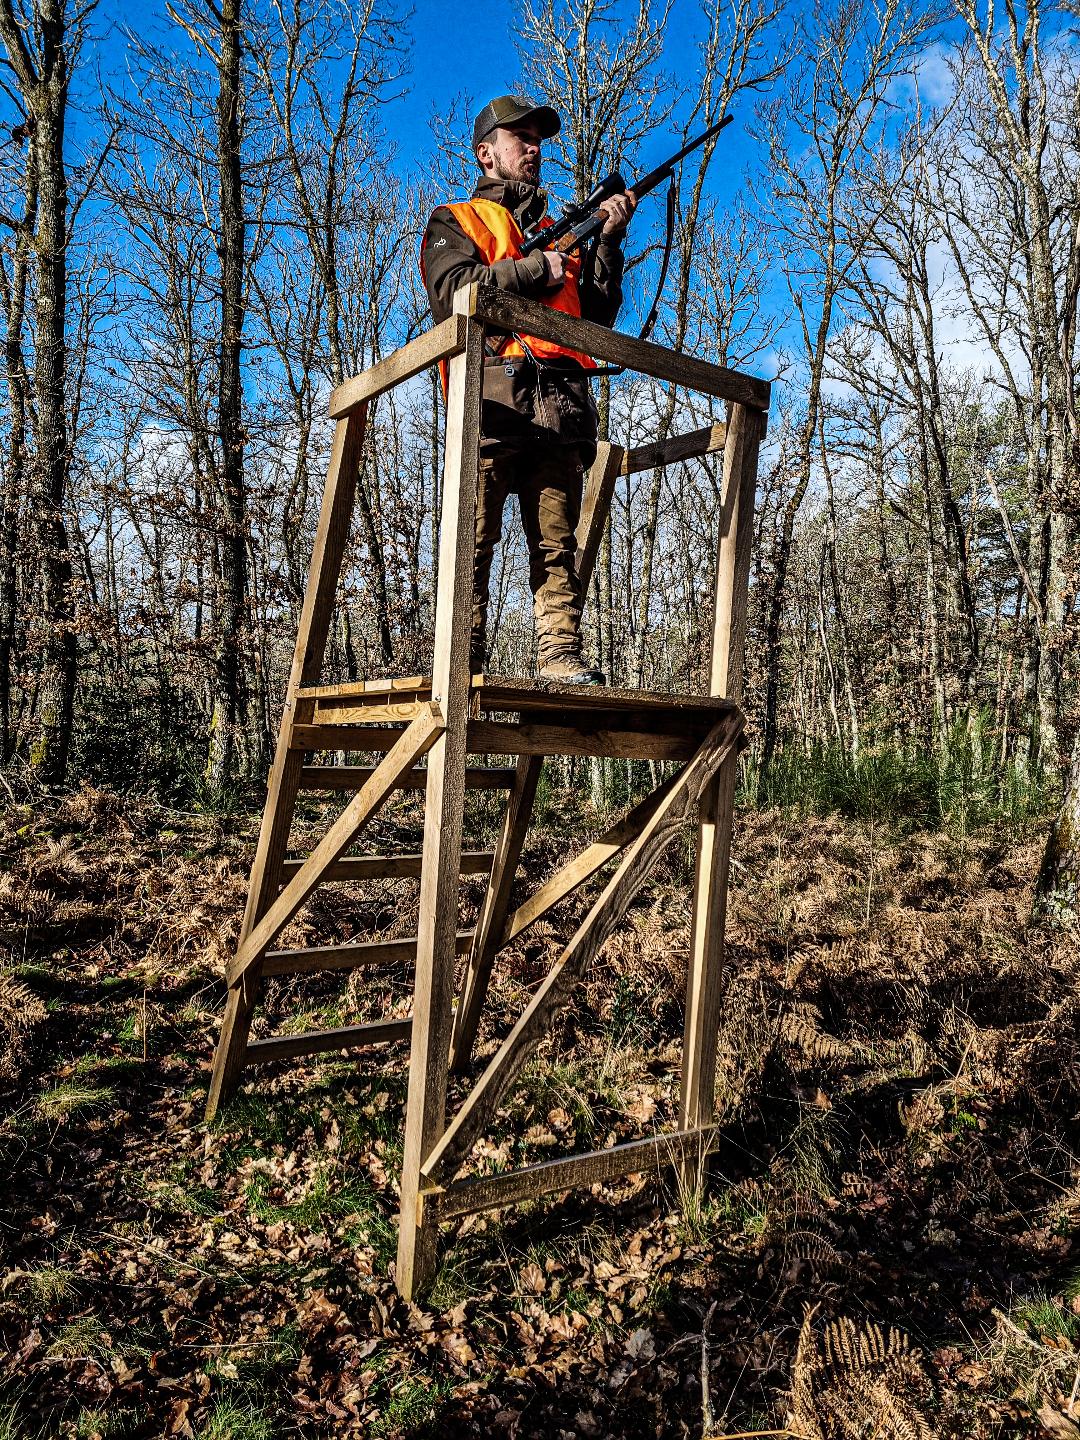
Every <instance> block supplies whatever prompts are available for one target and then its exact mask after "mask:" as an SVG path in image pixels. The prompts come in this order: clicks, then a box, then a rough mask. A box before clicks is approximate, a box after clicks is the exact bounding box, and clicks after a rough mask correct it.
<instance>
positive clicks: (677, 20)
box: [385, 0, 755, 180]
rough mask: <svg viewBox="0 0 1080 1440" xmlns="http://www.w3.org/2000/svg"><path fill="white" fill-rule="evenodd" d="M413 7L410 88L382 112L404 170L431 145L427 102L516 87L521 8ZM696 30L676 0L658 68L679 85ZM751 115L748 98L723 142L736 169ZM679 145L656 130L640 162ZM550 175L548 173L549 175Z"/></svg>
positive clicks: (747, 148)
mask: <svg viewBox="0 0 1080 1440" xmlns="http://www.w3.org/2000/svg"><path fill="white" fill-rule="evenodd" d="M633 8H634V7H632V6H626V7H625V10H626V12H627V13H632V10H633ZM413 10H414V14H413V18H412V20H411V21H410V22H409V26H408V29H409V32H410V34H411V36H412V50H411V57H410V58H411V64H410V73H409V76H408V78H407V80H406V82H405V83H406V84H407V85H408V87H409V91H410V93H409V96H408V98H407V99H406V100H404V101H395V102H393V103H392V104H391V105H389V106H388V107H387V110H386V112H385V119H386V126H387V131H388V134H389V136H390V138H392V139H393V141H394V143H395V145H396V147H397V150H398V157H399V164H400V165H401V167H402V169H403V170H405V171H407V170H408V169H409V168H410V167H411V166H413V165H416V164H419V163H421V162H422V160H423V158H424V156H425V155H426V154H427V153H428V151H429V149H430V145H431V134H430V129H429V120H430V116H431V113H432V110H433V108H439V107H441V108H443V109H444V110H445V108H446V107H448V106H449V105H450V103H451V101H452V100H453V99H454V97H455V96H458V95H461V94H463V93H465V94H468V95H470V96H472V97H474V98H475V99H476V100H478V101H479V103H480V104H483V103H484V102H485V101H486V100H488V99H490V98H491V97H492V96H493V95H500V94H504V93H505V92H506V91H509V90H513V89H516V84H517V77H518V71H519V60H518V55H517V49H516V43H515V42H516V39H517V24H518V19H519V16H520V7H519V6H517V5H515V4H512V3H510V0H471V3H470V4H469V6H468V9H467V11H466V12H462V11H460V10H452V9H450V8H449V7H448V6H447V5H446V4H445V3H437V0H415V3H414V6H413ZM465 17H467V18H465ZM701 28H702V16H701V12H700V9H699V6H698V4H697V3H696V0H674V4H673V6H672V10H671V16H670V18H669V20H668V26H667V33H666V39H665V61H664V68H665V70H667V71H668V72H670V73H671V74H672V75H673V76H677V77H678V79H679V80H680V81H681V82H682V83H683V84H691V83H693V80H694V79H695V77H696V74H697V53H696V40H697V36H698V34H699V32H700V30H701ZM536 98H538V99H539V98H542V97H539V96H537V97H536ZM472 113H473V111H472V110H471V109H470V115H471V114H472ZM752 118H753V117H752V105H751V102H749V101H748V102H747V103H746V105H745V108H744V109H743V111H742V112H741V113H740V114H739V115H738V116H737V117H736V121H735V123H734V124H733V125H731V126H730V127H729V128H728V130H726V131H725V133H724V138H723V141H722V142H721V143H722V145H723V146H724V148H725V151H726V153H727V155H728V156H730V164H731V165H732V166H733V167H734V170H735V172H736V175H737V174H738V173H740V172H741V171H742V169H743V168H744V166H745V164H746V163H747V161H748V160H749V159H751V157H752V156H753V154H754V149H755V147H754V144H753V142H752V141H751V140H750V139H749V137H748V136H747V134H746V127H747V125H748V124H749V123H750V122H751V121H752ZM669 141H670V144H669V143H668V142H669ZM677 145H678V137H677V135H676V134H675V132H674V130H671V131H670V132H669V133H668V134H667V135H665V134H664V133H663V132H661V131H658V132H657V134H656V135H655V136H654V137H653V139H652V140H651V142H650V143H649V144H648V145H647V146H646V148H645V150H644V152H643V154H642V163H643V165H644V166H645V168H651V167H652V165H654V164H656V163H658V162H659V161H660V160H662V159H664V158H665V155H666V154H668V153H669V152H670V151H671V150H673V149H675V148H677ZM718 158H719V157H718ZM716 168H717V169H720V168H721V167H720V166H719V165H717V166H716ZM548 178H549V179H553V178H554V177H553V175H551V174H549V176H548ZM735 178H736V176H735V175H733V176H732V179H733V180H734V179H735Z"/></svg>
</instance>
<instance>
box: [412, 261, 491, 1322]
mask: <svg viewBox="0 0 1080 1440" xmlns="http://www.w3.org/2000/svg"><path fill="white" fill-rule="evenodd" d="M476 290H477V287H476V286H469V287H468V288H467V289H463V290H459V291H458V294H457V296H456V297H455V300H454V310H455V312H456V313H458V314H464V315H467V316H469V317H470V319H469V322H468V326H467V329H466V339H465V348H464V350H463V351H462V352H461V353H460V354H458V355H455V356H454V357H453V359H452V360H451V361H450V383H449V388H448V393H447V401H446V444H445V458H444V471H443V501H442V530H441V535H440V539H439V586H438V595H437V600H436V608H435V653H434V658H433V662H432V684H431V690H432V699H433V700H435V701H436V702H437V703H438V704H439V706H440V707H441V709H442V712H443V716H444V718H445V721H446V729H445V731H444V732H443V733H442V735H440V737H439V739H438V740H436V742H435V744H434V745H433V746H432V748H431V750H430V751H429V752H428V780H427V807H426V813H425V816H424V850H423V860H422V862H421V874H420V923H419V928H418V937H417V947H416V979H415V983H414V992H413V1021H412V1040H411V1053H410V1057H409V1097H408V1103H407V1109H406V1113H405V1149H404V1157H403V1160H402V1167H401V1228H400V1232H399V1234H398V1255H397V1274H396V1280H397V1288H398V1290H399V1291H400V1292H401V1294H402V1295H403V1296H405V1298H406V1299H411V1298H412V1297H413V1296H414V1295H415V1294H416V1293H417V1291H418V1290H419V1289H421V1288H422V1287H423V1286H424V1285H425V1284H426V1283H427V1281H428V1280H429V1279H430V1278H431V1274H432V1271H433V1270H434V1266H435V1245H436V1240H437V1238H438V1222H437V1219H436V1217H435V1216H434V1215H433V1214H432V1213H431V1211H430V1209H429V1211H428V1213H426V1214H425V1213H424V1206H423V1201H422V1199H421V1195H420V1167H421V1166H422V1165H423V1163H424V1161H425V1159H426V1158H427V1156H428V1154H429V1153H430V1151H431V1149H432V1147H433V1146H434V1144H435V1142H436V1141H437V1140H438V1139H439V1137H440V1136H441V1134H442V1132H443V1130H444V1129H445V1126H446V1083H447V1073H448V1062H449V1050H450V1033H451V1026H452V1022H453V1014H452V1004H453V989H454V962H455V958H456V935H457V911H458V888H459V882H460V866H461V834H462V823H463V817H464V809H465V753H466V743H467V727H468V711H469V703H468V702H469V682H470V678H471V677H470V674H469V640H470V633H471V629H472V594H473V557H474V553H475V548H476V487H477V466H478V463H479V441H480V389H481V382H482V378H483V362H484V329H483V325H482V324H481V323H480V322H478V321H475V320H473V319H471V316H472V314H473V313H474V310H475V303H476Z"/></svg>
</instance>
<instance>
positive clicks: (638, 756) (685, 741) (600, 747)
mask: <svg viewBox="0 0 1080 1440" xmlns="http://www.w3.org/2000/svg"><path fill="white" fill-rule="evenodd" d="M468 737H469V738H468V746H469V753H470V754H471V755H597V756H604V757H608V758H611V759H615V760H690V759H692V758H693V756H694V754H695V753H696V752H697V748H698V745H699V744H700V743H701V735H700V733H694V734H691V735H688V736H680V735H662V734H657V733H656V732H655V731H653V730H614V729H611V730H577V729H571V728H570V727H568V726H565V725H504V724H500V723H499V722H498V721H494V720H470V721H469V731H468Z"/></svg>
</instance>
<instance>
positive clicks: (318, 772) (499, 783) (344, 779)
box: [300, 765, 514, 790]
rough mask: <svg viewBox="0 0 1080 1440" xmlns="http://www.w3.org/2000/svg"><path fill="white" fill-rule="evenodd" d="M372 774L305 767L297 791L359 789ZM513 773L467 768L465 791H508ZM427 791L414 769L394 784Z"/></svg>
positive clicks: (421, 773) (370, 768)
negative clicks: (299, 789)
mask: <svg viewBox="0 0 1080 1440" xmlns="http://www.w3.org/2000/svg"><path fill="white" fill-rule="evenodd" d="M374 773H375V767H374V765H305V766H304V767H303V768H302V769H301V771H300V788H301V790H360V789H362V788H363V787H364V786H365V785H366V784H367V782H368V781H369V780H370V779H371V777H372V775H374ZM513 783H514V772H513V770H512V769H511V768H510V766H509V765H470V766H468V768H467V769H466V771H465V789H466V790H509V789H510V787H511V785H513ZM426 788H427V770H426V769H425V768H424V767H423V766H417V767H416V768H415V769H413V770H410V771H409V773H408V774H407V775H403V776H402V777H401V779H400V780H399V781H398V789H399V790H424V789H426Z"/></svg>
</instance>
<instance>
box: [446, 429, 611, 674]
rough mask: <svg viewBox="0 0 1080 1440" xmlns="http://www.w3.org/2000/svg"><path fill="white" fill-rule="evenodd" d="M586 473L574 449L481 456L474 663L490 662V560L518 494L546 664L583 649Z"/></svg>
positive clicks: (539, 648)
mask: <svg viewBox="0 0 1080 1440" xmlns="http://www.w3.org/2000/svg"><path fill="white" fill-rule="evenodd" d="M583 473H584V471H583V467H582V464H581V459H580V456H579V453H578V449H577V447H576V446H574V445H565V446H542V445H537V446H530V447H529V448H528V449H521V450H504V451H497V452H495V453H493V454H490V455H483V454H482V455H481V457H480V474H479V485H478V487H477V496H476V561H475V565H474V569H473V620H472V653H473V660H474V664H476V663H477V662H479V663H480V665H481V666H482V663H483V657H484V652H485V644H486V633H487V611H488V583H489V580H490V578H491V562H492V559H493V557H494V554H495V547H496V545H497V544H498V543H499V541H500V539H501V538H502V514H503V508H504V506H505V504H506V498H507V496H508V495H510V494H511V493H513V494H516V495H517V497H518V504H519V506H520V507H521V523H522V527H523V528H524V531H525V540H526V543H527V545H528V549H529V584H530V586H531V587H532V593H533V615H534V616H535V620H536V639H537V652H538V658H539V661H540V664H541V665H545V664H546V663H547V662H548V661H549V660H553V659H555V658H556V656H559V655H564V654H566V653H568V652H570V653H574V652H577V651H578V649H579V647H580V644H581V640H580V631H581V607H582V595H581V586H580V584H579V583H578V577H577V571H576V569H575V567H574V555H575V551H576V549H577V541H576V538H575V532H576V530H577V523H578V515H579V514H580V512H581V490H582V477H583Z"/></svg>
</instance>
